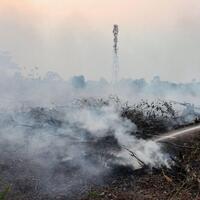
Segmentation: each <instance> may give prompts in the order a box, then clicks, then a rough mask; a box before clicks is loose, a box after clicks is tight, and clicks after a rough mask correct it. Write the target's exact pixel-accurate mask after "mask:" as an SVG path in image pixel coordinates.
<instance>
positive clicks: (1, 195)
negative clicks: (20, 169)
mask: <svg viewBox="0 0 200 200" xmlns="http://www.w3.org/2000/svg"><path fill="white" fill-rule="evenodd" d="M9 191H10V186H7V187H6V188H5V189H4V191H2V192H0V200H5V199H6V196H7V194H8V193H9Z"/></svg>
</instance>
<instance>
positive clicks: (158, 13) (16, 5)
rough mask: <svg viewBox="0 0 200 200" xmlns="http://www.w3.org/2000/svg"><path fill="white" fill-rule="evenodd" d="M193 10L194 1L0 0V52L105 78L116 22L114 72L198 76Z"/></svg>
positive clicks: (24, 63)
mask: <svg viewBox="0 0 200 200" xmlns="http://www.w3.org/2000/svg"><path fill="white" fill-rule="evenodd" d="M199 9H200V2H199V1H197V0H191V1H187V0H173V1H172V0H171V1H167V0H163V1H162V2H161V1H159V0H151V1H149V0H140V1H139V0H137V1H136V0H135V1H130V0H123V1H122V0H109V1H108V0H107V1H106V0H102V1H95V0H85V1H81V0H73V1H71V0H21V1H20V2H19V1H17V0H1V2H0V51H7V52H9V54H10V55H11V56H12V61H13V63H16V65H17V66H19V67H20V68H22V69H23V70H24V71H31V69H33V68H35V67H38V69H39V73H40V74H41V75H44V74H45V73H46V72H47V71H55V72H57V73H58V74H59V75H60V76H61V77H62V78H64V79H68V78H70V77H72V76H74V75H84V76H85V77H87V79H90V80H97V79H99V78H101V77H104V78H106V79H107V80H110V79H111V72H112V69H111V68H112V45H113V35H112V26H113V24H115V23H117V24H119V27H120V36H119V55H120V78H133V79H137V78H145V79H147V80H151V79H152V77H153V76H155V75H158V76H160V77H161V79H162V80H169V81H175V82H188V81H191V80H192V79H194V78H196V79H197V80H199V75H198V74H200V56H199V51H200V38H199V34H200V22H199V21H198V19H199V17H200V13H199ZM0 63H1V62H0ZM2 63H4V62H2ZM4 64H5V63H4ZM5 66H6V64H5ZM0 67H3V66H0ZM24 68H25V69H24Z"/></svg>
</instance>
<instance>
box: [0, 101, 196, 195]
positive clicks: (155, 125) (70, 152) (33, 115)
mask: <svg viewBox="0 0 200 200" xmlns="http://www.w3.org/2000/svg"><path fill="white" fill-rule="evenodd" d="M144 107H145V109H144ZM183 114H184V112H177V111H175V109H174V108H173V104H172V103H170V102H165V101H157V102H152V103H148V102H145V101H143V102H142V103H140V104H135V105H132V106H130V105H128V104H127V103H122V102H121V101H120V100H119V99H118V98H113V97H112V98H109V99H106V100H104V99H95V98H87V99H78V100H76V101H73V102H71V103H69V104H68V105H66V106H55V107H51V108H48V107H26V108H25V107H23V109H21V110H20V109H18V110H15V111H14V110H12V111H7V112H5V111H4V112H1V114H0V127H1V128H0V136H1V140H0V149H1V155H0V168H1V177H2V178H3V183H7V184H12V185H13V187H12V194H15V193H20V194H21V195H22V196H23V195H24V196H25V197H26V198H28V196H31V198H30V199H42V198H44V197H45V196H46V199H51V198H52V199H54V197H55V196H59V195H61V196H62V195H63V196H65V197H66V196H68V198H73V196H74V197H75V199H77V198H78V194H80V195H81V194H82V193H84V192H85V191H86V190H87V189H89V187H90V185H94V184H97V185H98V184H102V183H104V181H105V179H108V177H109V176H110V174H111V173H112V171H113V170H116V167H117V166H119V167H121V166H123V167H124V168H126V167H128V168H130V169H132V170H134V169H136V168H138V167H141V165H140V163H139V162H138V159H139V160H140V161H141V162H142V163H144V164H145V165H146V166H150V167H160V166H166V167H170V164H171V160H170V156H169V155H168V154H167V153H165V152H164V150H163V149H162V146H161V145H160V144H156V143H155V142H153V141H151V140H150V138H151V137H152V136H154V135H155V134H158V133H160V134H162V132H165V131H166V130H168V129H173V128H176V127H178V126H182V125H184V124H187V123H188V122H186V121H184V120H183V119H184V116H183ZM197 117H198V116H197V115H196V113H195V115H194V116H193V121H194V122H195V121H196V120H197ZM190 123H191V119H190ZM150 133H151V134H150ZM144 139H148V140H144ZM127 150H129V151H127ZM130 152H134V155H135V158H134V157H133V156H131V155H130ZM119 173H120V172H119ZM77 192H78V194H77ZM33 194H34V195H33ZM22 196H20V198H19V199H23V198H22ZM47 196H48V198H47Z"/></svg>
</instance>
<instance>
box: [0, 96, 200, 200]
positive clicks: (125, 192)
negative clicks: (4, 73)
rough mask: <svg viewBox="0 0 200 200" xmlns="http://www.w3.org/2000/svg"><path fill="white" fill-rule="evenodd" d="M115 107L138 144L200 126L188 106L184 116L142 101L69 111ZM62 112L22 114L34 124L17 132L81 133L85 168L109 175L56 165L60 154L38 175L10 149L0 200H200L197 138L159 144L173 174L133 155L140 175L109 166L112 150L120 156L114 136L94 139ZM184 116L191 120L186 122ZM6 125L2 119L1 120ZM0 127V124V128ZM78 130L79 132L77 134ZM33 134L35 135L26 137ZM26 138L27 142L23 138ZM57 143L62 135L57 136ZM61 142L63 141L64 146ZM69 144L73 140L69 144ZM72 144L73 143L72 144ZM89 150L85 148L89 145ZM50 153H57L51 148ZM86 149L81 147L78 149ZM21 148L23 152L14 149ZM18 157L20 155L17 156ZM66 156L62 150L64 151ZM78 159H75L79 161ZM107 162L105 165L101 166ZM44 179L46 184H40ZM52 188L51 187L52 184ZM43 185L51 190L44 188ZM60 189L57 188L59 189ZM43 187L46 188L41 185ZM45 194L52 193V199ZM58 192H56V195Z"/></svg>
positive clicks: (84, 102) (94, 103)
mask: <svg viewBox="0 0 200 200" xmlns="http://www.w3.org/2000/svg"><path fill="white" fill-rule="evenodd" d="M110 104H112V105H113V104H114V105H115V107H116V109H117V110H118V111H119V115H120V117H121V118H122V120H123V119H128V120H130V121H131V122H132V123H134V124H135V125H136V126H137V130H136V131H135V130H134V131H133V132H131V133H130V134H132V135H133V136H135V137H137V138H139V139H140V138H141V139H151V138H153V137H155V136H157V135H162V134H163V133H165V132H167V131H170V130H174V129H178V128H181V127H185V126H188V125H191V124H196V123H199V122H200V112H199V110H198V109H199V108H196V107H194V106H193V105H190V104H182V105H181V106H183V112H181V113H179V112H177V111H176V109H175V104H177V102H170V101H169V102H167V101H163V100H158V101H155V102H148V101H141V102H140V103H137V104H135V105H129V104H128V103H121V101H120V100H119V99H118V98H117V97H111V98H110V99H108V100H104V99H94V98H91V99H78V100H76V101H74V102H73V103H72V105H71V106H72V107H73V106H76V107H77V106H78V107H80V108H81V107H89V108H91V107H92V108H97V107H104V106H109V105H110ZM65 108H66V107H65V106H63V107H55V108H53V109H48V108H30V109H29V111H28V112H26V113H24V112H22V113H20V114H22V115H24V116H25V118H26V117H29V118H31V119H32V122H34V123H32V124H27V123H23V124H20V126H23V127H26V128H27V130H29V132H30V134H35V132H37V130H39V129H40V128H41V127H42V128H46V127H49V126H50V127H53V130H54V131H53V132H55V133H56V130H57V129H58V128H59V127H63V126H64V127H67V126H72V130H74V132H81V133H82V132H84V138H87V140H86V143H87V150H86V155H84V158H85V162H89V163H92V165H94V166H95V165H96V166H99V165H101V167H108V166H107V165H109V169H110V170H109V173H106V174H104V176H103V177H102V180H99V178H98V177H95V176H93V177H89V178H86V177H84V174H83V172H80V168H79V166H78V165H76V163H74V162H73V160H64V161H63V160H62V162H61V161H60V155H62V153H63V152H62V153H61V152H59V153H58V155H56V165H55V166H53V167H52V168H51V169H50V173H51V177H49V174H48V173H49V171H47V172H46V171H45V169H41V166H40V165H37V164H35V163H32V162H31V160H29V159H26V158H23V154H22V155H20V156H19V155H18V152H13V151H14V150H16V149H12V153H11V151H10V149H9V147H6V146H5V147H1V152H2V153H1V155H0V177H1V179H0V189H1V190H0V191H1V193H0V200H6V199H8V200H13V199H15V200H18V199H20V200H32V199H38V200H39V199H49V200H51V199H60V200H61V199H63V200H64V199H84V200H93V199H97V200H100V199H102V200H103V199H105V200H106V199H113V200H132V199H171V200H172V199H191V200H192V199H199V198H200V194H199V191H200V174H199V171H200V170H199V169H200V136H199V134H197V136H196V137H195V138H192V137H191V138H189V139H186V141H185V140H184V139H183V140H178V141H173V142H171V141H170V142H165V143H163V144H162V145H163V151H166V152H168V153H169V154H170V156H171V161H172V163H173V165H172V166H171V168H167V167H164V166H163V167H160V168H158V169H156V168H153V169H152V168H149V166H147V165H145V163H144V162H143V161H142V160H140V158H138V157H137V156H136V155H135V154H134V152H131V151H129V149H127V151H129V153H130V154H132V157H133V159H136V160H138V162H140V164H141V167H142V168H140V169H137V170H134V169H133V168H132V167H130V166H121V165H119V164H116V163H115V162H113V160H115V159H116V158H115V157H114V156H113V154H111V153H109V152H110V150H111V149H112V151H118V150H119V149H120V148H121V147H120V146H119V144H118V141H117V140H116V139H115V137H113V135H112V130H110V134H108V135H106V136H105V137H101V138H98V139H95V138H93V136H92V135H91V134H90V133H89V132H88V131H87V130H84V131H83V129H80V127H78V126H76V125H75V124H69V122H68V121H66V120H63V118H64V115H63V113H62V112H60V110H63V109H65ZM188 116H190V117H189V118H188ZM4 120H5V119H4ZM6 120H7V121H9V123H12V124H14V126H19V124H18V122H16V121H15V120H14V119H13V118H12V116H9V117H8V116H7V118H6ZM1 124H3V122H1ZM79 129H80V130H79ZM30 130H34V131H35V132H34V131H30ZM27 137H28V136H27ZM59 137H62V134H60V133H59ZM64 139H65V138H64V136H63V140H64ZM70 139H71V138H70ZM72 140H73V138H72ZM88 144H89V145H88ZM51 145H52V148H56V146H54V145H53V144H51ZM81 145H84V144H81ZM18 148H19V149H20V148H23V147H20V146H19V147H18ZM19 151H20V150H19ZM63 151H65V149H63ZM51 153H52V152H45V153H44V154H42V155H40V156H41V158H44V160H45V156H47V157H48V156H50V157H51ZM78 159H79V158H78ZM105 160H111V161H112V162H107V163H106V166H105V163H104V162H105ZM42 176H44V177H45V178H44V179H45V181H42V182H41V181H40V179H41V177H42ZM60 177H62V179H64V178H63V177H65V179H66V182H65V184H63V182H62V183H60V182H59V181H60ZM71 177H73V179H75V180H76V182H79V184H78V188H77V187H75V188H74V187H73V186H72V187H71V188H67V189H65V188H64V187H66V186H67V178H70V179H71ZM52 183H53V185H54V186H53V187H52V185H51V184H52ZM44 184H47V185H49V184H50V185H51V186H48V187H45V188H46V190H44V189H43V188H44ZM58 185H59V186H58ZM45 186H46V185H45ZM54 187H60V188H59V190H57V189H56V190H55V191H54V190H53V189H52V188H54ZM69 189H70V190H71V191H70V194H69V193H67V194H65V191H66V190H69ZM48 190H52V191H51V192H50V193H49V191H48ZM59 191H60V192H59Z"/></svg>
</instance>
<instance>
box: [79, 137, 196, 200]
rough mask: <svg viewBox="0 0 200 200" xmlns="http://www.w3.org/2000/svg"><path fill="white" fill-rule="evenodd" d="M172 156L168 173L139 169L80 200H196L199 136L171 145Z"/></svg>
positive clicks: (92, 191)
mask: <svg viewBox="0 0 200 200" xmlns="http://www.w3.org/2000/svg"><path fill="white" fill-rule="evenodd" d="M166 148H167V149H170V151H172V152H173V153H174V155H175V156H174V158H173V159H174V166H173V167H172V168H171V169H166V168H163V169H152V170H150V169H141V170H138V171H137V172H135V173H133V174H130V173H127V174H125V175H124V176H121V177H119V178H118V179H116V180H114V181H113V182H112V183H111V184H110V185H107V186H105V187H100V188H92V189H91V191H90V192H89V193H88V194H87V195H86V196H85V197H84V198H82V200H94V199H95V200H152V199H154V200H162V199H163V200H165V199H166V200H200V134H198V136H197V137H194V138H184V140H182V141H181V140H179V141H173V142H172V141H171V142H169V143H168V144H167V145H166Z"/></svg>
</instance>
